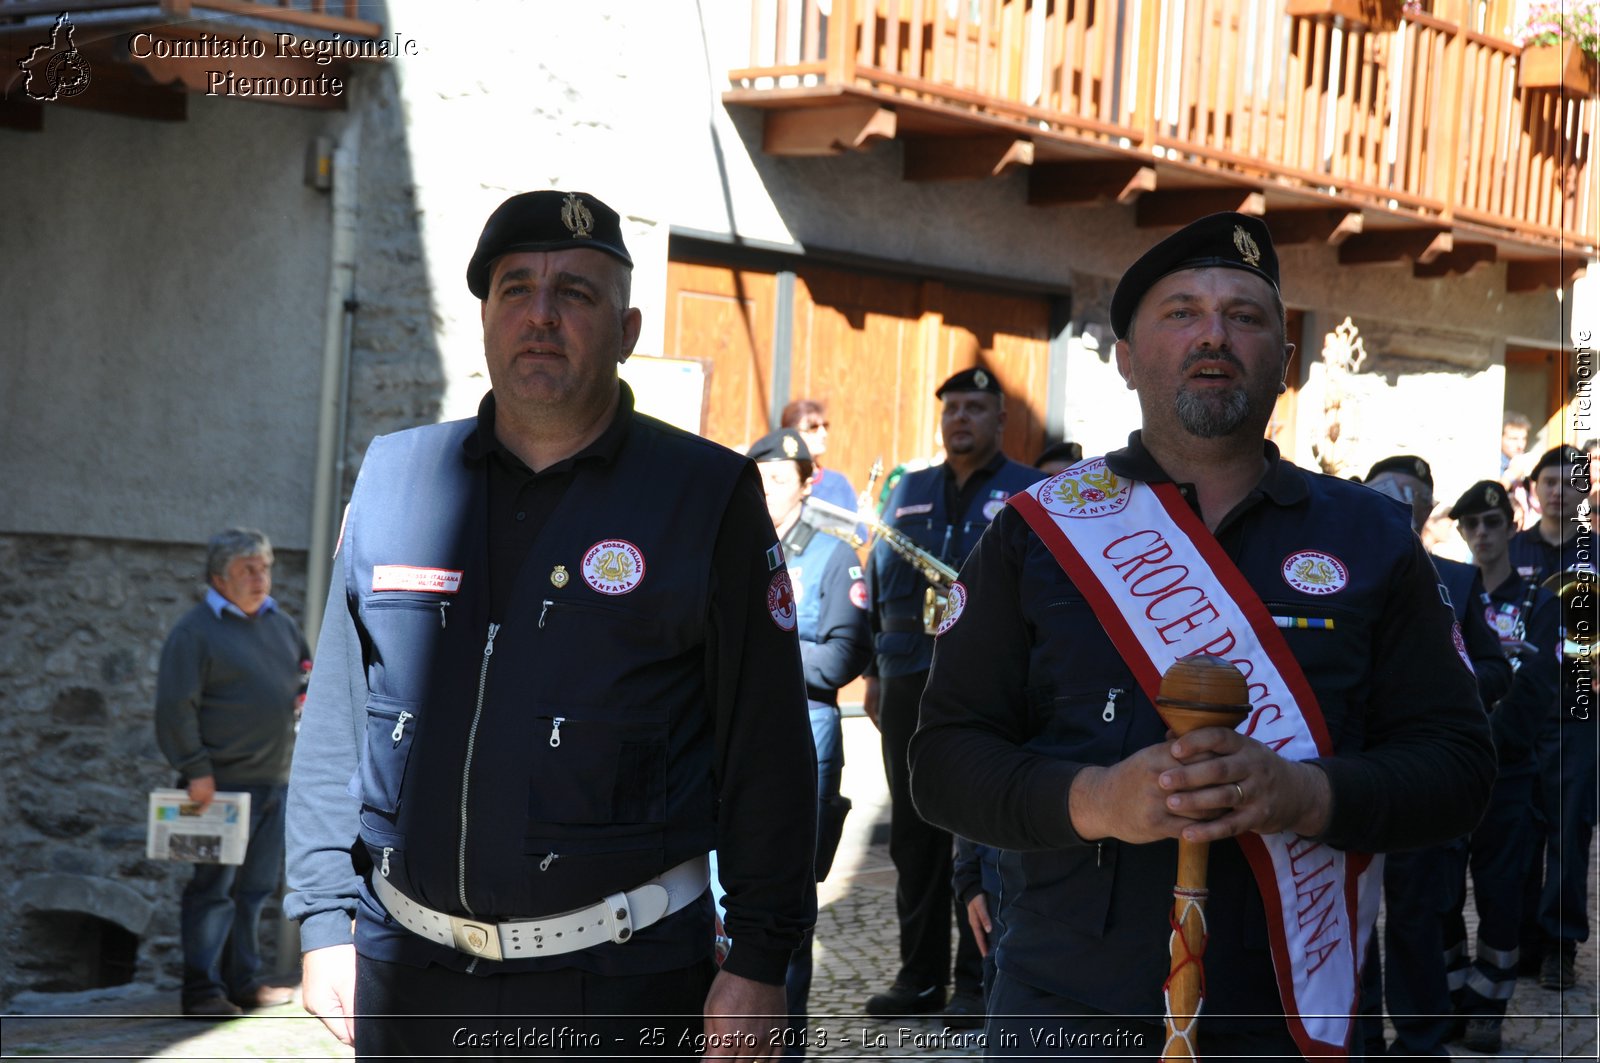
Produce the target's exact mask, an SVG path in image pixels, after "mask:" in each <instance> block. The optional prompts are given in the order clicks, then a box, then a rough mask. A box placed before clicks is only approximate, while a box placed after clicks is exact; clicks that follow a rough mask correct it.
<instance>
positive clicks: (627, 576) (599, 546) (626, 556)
mask: <svg viewBox="0 0 1600 1063" xmlns="http://www.w3.org/2000/svg"><path fill="white" fill-rule="evenodd" d="M643 579H644V555H643V554H641V553H640V552H639V548H638V547H637V546H634V545H633V544H632V543H630V542H628V540H626V539H601V540H600V541H599V542H597V543H595V544H594V545H593V546H591V547H589V550H588V552H587V553H585V554H584V555H583V582H585V583H587V584H588V585H589V586H591V587H593V588H594V589H595V590H597V591H599V592H600V593H601V594H627V593H628V592H629V591H631V590H633V589H634V588H635V587H637V586H638V585H639V583H640V581H642V580H643Z"/></svg>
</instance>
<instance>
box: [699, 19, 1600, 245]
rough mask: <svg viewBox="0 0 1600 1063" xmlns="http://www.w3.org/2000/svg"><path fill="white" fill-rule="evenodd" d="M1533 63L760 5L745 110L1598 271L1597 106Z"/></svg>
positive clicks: (1241, 36)
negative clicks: (1205, 191)
mask: <svg viewBox="0 0 1600 1063" xmlns="http://www.w3.org/2000/svg"><path fill="white" fill-rule="evenodd" d="M1434 6H1436V7H1441V8H1443V7H1448V6H1449V5H1448V4H1436V5H1434ZM1462 6H1463V7H1464V6H1465V5H1462ZM1519 54H1520V50H1519V49H1518V48H1517V47H1516V46H1515V45H1513V44H1511V43H1509V42H1507V41H1504V40H1499V39H1496V38H1494V37H1491V36H1487V35H1484V34H1481V33H1477V32H1473V31H1471V30H1468V29H1466V28H1464V27H1463V26H1462V25H1459V24H1456V23H1454V22H1450V21H1446V20H1445V19H1443V18H1440V17H1436V16H1434V15H1430V14H1424V13H1407V14H1406V15H1405V16H1404V18H1403V20H1401V21H1399V23H1398V25H1397V26H1396V27H1395V28H1393V29H1389V30H1382V31H1380V30H1376V29H1368V28H1365V27H1362V26H1359V25H1353V24H1350V23H1347V22H1345V21H1343V20H1341V19H1336V18H1329V19H1326V20H1323V19H1311V18H1302V17H1294V16H1290V15H1288V14H1286V13H1285V11H1284V0H1187V2H1184V0H1166V2H1159V0H1121V2H1119V0H831V3H829V2H826V0H754V8H753V18H752V33H751V60H750V66H749V67H748V68H746V69H742V70H735V71H733V72H732V74H731V78H732V81H733V84H734V87H735V88H734V91H733V92H730V93H729V94H728V97H729V101H730V102H740V103H756V104H760V105H763V106H778V105H780V104H779V103H778V102H777V101H780V100H782V99H784V98H785V97H787V98H790V99H791V100H794V101H799V100H802V99H804V100H806V101H807V104H808V105H810V106H816V104H817V101H818V97H819V93H820V92H823V91H826V90H832V91H834V92H840V93H845V94H850V95H855V96H860V97H865V98H868V99H876V100H878V101H880V102H881V103H882V104H883V105H885V106H887V107H890V108H894V107H897V106H899V105H900V104H901V103H905V104H915V105H917V106H918V107H920V108H922V110H923V111H924V113H927V112H932V113H934V114H936V115H938V116H939V117H940V119H941V120H946V121H947V124H949V120H953V121H954V123H955V124H959V123H960V122H961V121H962V120H968V121H971V122H974V123H976V124H977V125H981V126H982V127H984V129H983V131H984V132H987V133H993V132H995V131H996V130H1003V131H1004V130H1010V131H1013V135H1015V136H1017V137H1021V138H1026V139H1028V140H1030V141H1031V142H1032V143H1033V144H1034V146H1036V147H1040V149H1041V151H1043V150H1044V147H1043V145H1044V144H1047V143H1048V144H1050V145H1053V146H1054V147H1053V149H1052V150H1056V151H1063V150H1065V151H1066V152H1067V153H1068V154H1069V155H1071V156H1075V157H1084V156H1086V155H1087V156H1093V155H1096V154H1100V155H1103V156H1120V157H1122V158H1128V157H1130V156H1131V157H1133V158H1139V157H1143V158H1146V159H1149V160H1153V161H1156V162H1159V163H1161V164H1163V165H1168V166H1172V165H1176V166H1178V167H1181V168H1182V169H1184V170H1186V171H1188V172H1189V173H1190V174H1198V175H1200V176H1202V177H1204V176H1205V175H1206V174H1214V175H1216V176H1217V177H1218V178H1226V179H1227V180H1230V181H1238V182H1240V183H1243V184H1246V185H1254V186H1256V187H1258V188H1262V189H1268V190H1274V191H1275V192H1278V193H1282V192H1290V193H1303V194H1304V195H1305V197H1306V198H1307V200H1308V201H1317V200H1320V201H1321V202H1322V203H1323V204H1324V205H1326V206H1332V207H1347V208H1355V209H1361V208H1372V209H1374V210H1377V211H1380V212H1381V214H1382V216H1383V218H1384V219H1385V222H1384V224H1387V225H1395V224H1402V223H1406V222H1408V221H1409V222H1414V223H1416V224H1419V225H1433V226H1436V227H1438V228H1439V230H1440V231H1441V232H1444V233H1452V232H1453V233H1454V234H1455V235H1456V236H1457V237H1458V239H1459V240H1460V241H1463V242H1471V241H1488V242H1489V243H1491V244H1500V245H1502V247H1501V249H1502V250H1505V249H1507V248H1509V249H1511V251H1512V252H1513V254H1512V257H1513V258H1515V257H1518V256H1519V255H1520V256H1522V257H1527V258H1532V257H1537V256H1538V255H1539V254H1542V253H1557V254H1560V253H1566V254H1574V255H1577V256H1592V255H1593V251H1594V246H1595V243H1596V240H1597V234H1600V213H1597V204H1596V197H1597V193H1596V186H1597V181H1596V170H1595V163H1594V158H1593V150H1594V140H1595V132H1596V100H1595V99H1593V98H1570V97H1568V96H1565V95H1563V94H1562V93H1561V92H1558V91H1550V90H1526V89H1523V88H1521V87H1519V85H1518V83H1517V80H1518V79H1517V66H1518V56H1519ZM951 128H952V130H953V129H954V128H955V125H952V126H951ZM969 133H970V131H969ZM956 135H959V134H956ZM1086 148H1087V149H1093V150H1089V151H1085V150H1084V149H1086ZM1442 246H1443V247H1444V248H1445V249H1448V248H1449V247H1451V246H1452V245H1451V242H1450V241H1449V240H1448V239H1447V240H1446V241H1445V243H1444V244H1443V245H1442ZM1456 246H1457V247H1459V246H1461V245H1460V244H1457V245H1456ZM1437 251H1438V248H1437V247H1436V248H1435V253H1437ZM1485 257H1491V258H1492V257H1494V256H1493V254H1492V253H1490V254H1488V255H1486V256H1485Z"/></svg>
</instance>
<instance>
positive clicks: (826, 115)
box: [761, 103, 896, 156]
mask: <svg viewBox="0 0 1600 1063" xmlns="http://www.w3.org/2000/svg"><path fill="white" fill-rule="evenodd" d="M895 127H896V121H895V114H894V111H892V110H890V109H889V108H887V107H879V106H878V105H877V104H875V103H852V104H846V105H845V106H842V107H796V108H788V109H775V110H770V111H767V112H766V116H765V120H764V126H763V128H762V131H761V150H762V151H764V152H766V153H767V154H768V155H782V156H805V155H842V154H844V153H845V152H846V151H865V150H866V149H868V148H870V147H872V146H873V145H874V144H876V143H877V142H878V141H880V140H893V139H894V134H895Z"/></svg>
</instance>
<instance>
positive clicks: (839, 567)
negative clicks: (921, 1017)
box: [748, 428, 872, 1057]
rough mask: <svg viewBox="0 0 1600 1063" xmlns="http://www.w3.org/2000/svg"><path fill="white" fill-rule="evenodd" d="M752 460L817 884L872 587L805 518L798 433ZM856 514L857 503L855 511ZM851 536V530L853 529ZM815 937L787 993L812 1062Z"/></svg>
mask: <svg viewBox="0 0 1600 1063" xmlns="http://www.w3.org/2000/svg"><path fill="white" fill-rule="evenodd" d="M748 453H749V456H750V457H751V458H753V459H755V462H756V470H757V471H758V472H760V473H761V488H762V490H763V491H764V492H765V494H766V498H767V512H768V513H770V514H771V515H772V526H773V528H774V529H776V531H777V533H778V542H779V545H780V547H781V548H782V550H783V557H784V562H785V563H786V564H787V565H788V568H789V579H790V581H791V582H792V583H793V585H794V598H795V602H794V604H795V614H796V615H795V623H796V626H797V630H798V634H799V636H800V662H801V665H802V666H803V670H804V672H805V681H806V701H807V702H808V703H809V705H810V708H811V739H812V741H813V742H814V743H815V744H816V748H817V858H816V875H817V881H818V882H821V881H822V880H823V879H824V878H826V877H827V875H828V869H829V868H830V867H832V866H833V855H834V852H835V851H836V850H837V849H838V848H839V835H840V833H841V831H842V830H843V829H844V818H845V814H846V813H847V812H849V811H850V799H849V798H847V797H844V796H843V795H841V794H840V793H839V780H840V778H841V776H842V775H843V772H844V736H843V734H842V733H841V732H840V729H839V688H840V687H842V686H844V685H845V684H846V683H848V682H850V681H851V680H853V679H854V678H855V677H856V676H858V675H860V674H861V670H862V669H863V668H865V667H866V665H867V660H868V659H869V658H870V657H871V656H872V637H871V632H870V631H869V630H868V628H867V586H866V582H865V581H864V579H863V576H862V571H861V566H860V564H859V563H858V561H857V559H856V555H855V553H854V552H853V551H852V550H851V549H850V548H849V547H848V546H846V545H845V543H844V541H843V540H842V539H839V538H836V537H835V536H833V535H824V534H820V533H819V531H818V527H817V524H816V523H814V522H811V521H808V520H806V519H804V518H803V513H804V508H805V501H806V498H807V496H808V495H809V494H810V492H811V487H812V474H813V466H812V463H811V451H810V450H809V449H808V448H807V447H806V444H805V440H804V439H803V438H801V436H800V433H799V432H797V431H796V430H794V429H793V428H780V429H778V430H777V431H775V432H769V433H767V434H766V435H764V436H762V437H761V438H760V439H758V440H756V442H755V443H753V444H752V445H751V447H750V450H749V452H748ZM854 508H855V503H854V499H852V500H851V511H852V512H853V511H854ZM845 527H846V531H847V533H848V531H849V530H850V528H849V525H846V526H845ZM811 951H812V932H811V931H809V930H808V931H807V932H806V938H805V941H803V942H801V944H800V947H799V948H798V949H796V950H795V951H794V955H793V956H792V957H791V958H790V960H789V970H788V974H787V977H786V979H785V982H786V990H787V996H788V1002H789V1027H790V1029H792V1030H793V1031H794V1032H795V1036H794V1037H793V1038H791V1039H790V1043H789V1044H787V1045H786V1046H785V1052H784V1054H785V1055H787V1056H791V1057H794V1056H803V1055H805V1047H804V1038H803V1037H802V1036H800V1034H801V1031H803V1030H804V1029H805V1026H806V1021H807V1009H806V1001H807V999H808V998H809V997H810V995H811Z"/></svg>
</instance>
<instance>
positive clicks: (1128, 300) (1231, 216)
mask: <svg viewBox="0 0 1600 1063" xmlns="http://www.w3.org/2000/svg"><path fill="white" fill-rule="evenodd" d="M1204 266H1226V267H1227V268H1229V269H1242V270H1244V271H1245V272H1246V273H1254V274H1255V275H1256V276H1258V277H1260V278H1261V279H1262V280H1264V281H1266V282H1267V283H1268V284H1270V285H1272V290H1273V291H1277V290H1278V253H1277V252H1276V251H1275V250H1273V248H1272V234H1271V233H1270V232H1268V231H1267V223H1266V222H1264V221H1262V220H1261V219H1260V218H1257V217H1254V216H1252V215H1249V214H1238V213H1235V212H1233V211H1226V212H1224V213H1222V214H1212V215H1209V216H1208V217H1204V218H1201V219H1200V220H1199V221H1197V222H1192V223H1190V224H1189V225H1185V226H1184V227H1183V228H1181V229H1179V230H1178V231H1177V232H1175V233H1173V234H1172V235H1171V236H1169V237H1167V238H1166V239H1165V240H1163V241H1161V242H1160V243H1159V244H1157V245H1156V246H1154V247H1152V248H1151V249H1150V250H1148V251H1146V252H1145V253H1144V254H1143V255H1141V256H1139V261H1137V262H1135V263H1134V264H1133V265H1131V266H1129V267H1128V271H1127V272H1126V273H1124V274H1123V275H1122V279H1121V280H1120V281H1118V282H1117V290H1116V292H1115V293H1114V294H1113V295H1112V296H1111V330H1112V331H1113V332H1115V333H1116V335H1117V338H1118V339H1119V340H1120V339H1122V338H1123V337H1125V336H1126V335H1127V334H1128V326H1129V325H1131V324H1132V323H1133V312H1134V311H1135V310H1137V309H1138V308H1139V300H1141V299H1143V298H1144V293H1145V292H1147V291H1149V290H1150V289H1151V288H1153V287H1154V286H1155V283H1156V281H1158V280H1160V279H1161V278H1162V277H1165V276H1166V275H1167V274H1169V273H1176V272H1178V271H1179V270H1181V269H1200V268H1201V267H1204Z"/></svg>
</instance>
